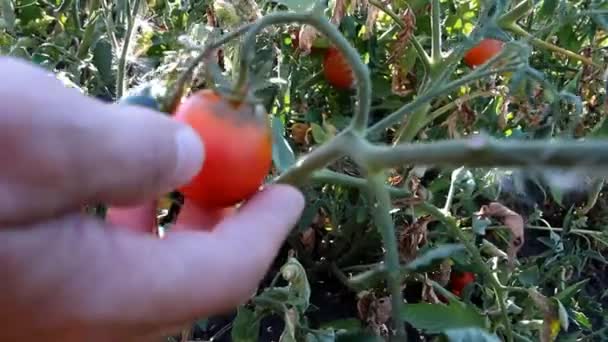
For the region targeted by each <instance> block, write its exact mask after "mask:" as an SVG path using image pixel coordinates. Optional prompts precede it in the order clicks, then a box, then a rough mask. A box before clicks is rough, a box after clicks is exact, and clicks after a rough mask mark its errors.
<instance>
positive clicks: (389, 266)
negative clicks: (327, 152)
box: [368, 171, 407, 341]
mask: <svg viewBox="0 0 608 342" xmlns="http://www.w3.org/2000/svg"><path fill="white" fill-rule="evenodd" d="M368 182H369V192H370V196H371V197H372V198H373V202H372V203H375V205H374V206H373V213H374V221H375V223H376V226H377V227H378V230H379V231H380V234H381V235H382V240H383V241H384V248H385V250H386V252H385V257H384V259H385V262H384V263H385V264H386V271H387V272H386V273H387V274H386V278H387V282H388V288H389V290H390V293H391V303H392V312H393V315H392V316H393V323H394V325H395V329H396V330H397V336H396V338H397V340H398V341H406V340H407V335H406V334H405V326H404V324H403V322H402V321H401V319H400V318H399V314H398V312H400V311H401V307H402V306H403V294H402V290H401V266H400V265H399V250H398V248H397V238H396V236H395V226H394V223H393V219H392V217H391V214H390V210H391V201H390V197H389V194H388V191H386V189H385V188H384V186H385V185H384V173H383V172H382V171H381V172H379V173H377V174H374V175H372V176H370V177H369V178H368Z"/></svg>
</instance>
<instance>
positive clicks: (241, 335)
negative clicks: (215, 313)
mask: <svg viewBox="0 0 608 342" xmlns="http://www.w3.org/2000/svg"><path fill="white" fill-rule="evenodd" d="M259 332H260V317H258V315H257V314H256V313H255V312H254V311H253V310H250V309H248V308H246V307H245V306H240V307H239V308H238V310H237V314H236V318H235V319H234V322H233V324H232V331H231V337H232V341H234V342H256V341H257V340H258V336H259Z"/></svg>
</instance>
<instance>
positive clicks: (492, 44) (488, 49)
mask: <svg viewBox="0 0 608 342" xmlns="http://www.w3.org/2000/svg"><path fill="white" fill-rule="evenodd" d="M503 45H504V42H502V41H500V40H496V39H490V38H486V39H483V40H482V41H481V42H479V44H477V45H476V46H475V47H473V48H472V49H470V50H469V51H467V53H466V54H465V55H464V62H465V63H466V64H467V65H468V66H469V67H471V68H474V67H476V66H479V65H482V64H484V63H485V62H487V61H488V60H489V59H490V58H492V57H494V56H495V55H497V54H498V53H499V52H500V50H502V47H503Z"/></svg>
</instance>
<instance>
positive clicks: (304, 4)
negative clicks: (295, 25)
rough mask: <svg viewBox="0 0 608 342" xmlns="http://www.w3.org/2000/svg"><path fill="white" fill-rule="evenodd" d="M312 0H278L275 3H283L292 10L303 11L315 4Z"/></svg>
mask: <svg viewBox="0 0 608 342" xmlns="http://www.w3.org/2000/svg"><path fill="white" fill-rule="evenodd" d="M315 2H316V1H314V0H278V1H277V3H279V4H281V5H284V6H285V7H287V8H289V9H290V10H292V11H294V12H304V11H308V10H310V9H311V8H312V7H314V5H315Z"/></svg>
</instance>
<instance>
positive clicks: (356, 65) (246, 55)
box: [235, 11, 372, 133]
mask: <svg viewBox="0 0 608 342" xmlns="http://www.w3.org/2000/svg"><path fill="white" fill-rule="evenodd" d="M293 22H298V23H301V24H308V25H311V26H313V27H314V28H315V29H317V31H319V32H320V33H323V34H324V35H325V36H326V37H327V38H328V39H329V41H330V42H331V43H333V45H335V47H336V48H338V50H340V52H341V53H342V55H343V56H344V58H345V59H346V61H347V62H348V64H349V65H350V67H351V69H352V70H353V74H354V76H355V80H356V83H357V109H356V111H355V114H354V115H353V118H352V121H351V124H350V127H352V128H353V129H354V131H355V132H357V133H363V132H364V131H365V129H366V128H367V123H368V120H369V111H370V108H371V99H372V87H371V78H370V74H369V69H368V68H367V66H366V65H365V64H364V63H363V62H362V61H361V57H360V56H359V53H358V52H357V50H356V49H355V48H354V47H352V46H351V44H350V43H349V42H348V40H347V39H346V38H345V37H344V36H343V35H342V33H340V31H339V30H338V29H337V28H336V27H335V26H334V25H333V24H331V23H330V22H329V20H327V18H325V17H324V16H322V15H320V14H318V13H317V12H316V11H311V12H306V13H285V12H279V13H272V14H268V15H266V16H264V17H262V18H261V19H260V20H258V21H256V23H255V24H254V26H253V27H252V28H251V30H250V31H249V32H247V34H246V35H245V38H244V41H243V47H242V51H241V54H242V57H241V64H240V68H239V79H238V80H237V82H236V85H235V90H236V93H237V94H238V96H241V95H243V94H244V92H246V91H247V89H246V88H247V86H246V84H247V80H248V78H249V76H248V75H249V65H250V63H251V60H253V58H255V38H256V35H257V34H258V33H259V32H260V31H261V30H262V29H264V28H265V27H267V26H272V25H278V24H288V23H293Z"/></svg>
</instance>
